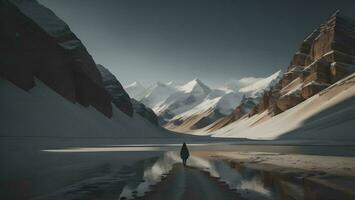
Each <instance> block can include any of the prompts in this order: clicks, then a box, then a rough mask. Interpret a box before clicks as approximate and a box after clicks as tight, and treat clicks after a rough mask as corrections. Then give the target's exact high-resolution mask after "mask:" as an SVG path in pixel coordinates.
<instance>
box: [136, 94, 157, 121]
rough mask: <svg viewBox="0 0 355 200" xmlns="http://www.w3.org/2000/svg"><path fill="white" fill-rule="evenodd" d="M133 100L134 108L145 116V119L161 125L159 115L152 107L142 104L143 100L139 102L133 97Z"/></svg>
mask: <svg viewBox="0 0 355 200" xmlns="http://www.w3.org/2000/svg"><path fill="white" fill-rule="evenodd" d="M131 102H132V105H133V109H134V112H135V113H137V114H139V115H140V116H142V117H144V118H145V119H147V120H148V121H150V122H151V123H152V124H154V125H157V126H158V125H159V123H158V117H157V115H156V114H155V113H154V111H153V110H152V109H150V108H148V107H146V106H145V105H144V104H142V103H141V102H139V101H137V100H135V99H131Z"/></svg>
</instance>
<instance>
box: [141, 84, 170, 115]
mask: <svg viewBox="0 0 355 200" xmlns="http://www.w3.org/2000/svg"><path fill="white" fill-rule="evenodd" d="M175 92H176V89H175V88H174V87H170V86H168V85H166V84H164V83H162V82H159V81H158V82H156V83H154V84H153V85H152V86H151V87H149V88H148V89H147V90H146V91H145V95H144V97H143V98H141V99H140V102H141V103H143V104H144V105H146V106H148V107H149V108H151V109H153V110H154V111H155V112H158V110H157V109H158V108H159V107H160V106H161V104H162V103H164V102H165V101H166V99H167V98H169V96H170V95H172V94H173V93H175Z"/></svg>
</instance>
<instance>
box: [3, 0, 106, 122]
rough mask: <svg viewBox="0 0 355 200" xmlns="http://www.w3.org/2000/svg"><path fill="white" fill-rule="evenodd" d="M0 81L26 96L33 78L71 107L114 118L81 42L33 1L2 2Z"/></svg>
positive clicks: (31, 86) (104, 92)
mask: <svg viewBox="0 0 355 200" xmlns="http://www.w3.org/2000/svg"><path fill="white" fill-rule="evenodd" d="M0 14H1V18H0V25H1V31H0V43H1V45H0V54H1V55H2V58H1V62H2V63H1V67H0V76H1V77H4V78H6V79H7V80H9V81H11V82H12V83H14V84H15V85H17V86H18V87H20V88H22V89H24V90H30V89H31V88H33V87H35V81H34V80H35V78H37V79H39V80H41V81H42V82H44V83H45V84H46V85H48V86H49V87H50V88H52V89H53V90H54V91H56V92H57V93H59V94H60V95H62V96H63V97H65V98H66V99H68V100H69V101H71V102H73V103H74V102H78V103H80V104H81V105H83V106H93V107H95V108H96V109H97V110H99V111H100V112H102V113H104V114H105V115H106V116H108V117H111V116H112V107H111V98H110V96H109V95H108V94H107V92H106V91H105V90H104V88H103V85H102V80H101V76H100V73H99V71H98V70H97V68H96V65H95V62H94V61H93V59H92V57H91V56H90V55H89V53H88V52H87V50H86V49H85V47H84V46H83V44H82V43H81V42H80V40H79V39H78V38H77V37H76V36H75V35H74V33H72V32H71V31H70V29H69V27H68V25H66V24H65V23H64V22H63V21H62V20H60V19H59V18H58V17H56V16H55V14H54V13H53V12H52V11H50V10H49V9H47V8H45V7H44V6H42V5H40V4H38V3H37V1H35V0H27V1H22V0H11V1H10V0H2V1H1V7H0Z"/></svg>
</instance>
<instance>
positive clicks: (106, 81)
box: [97, 64, 133, 116]
mask: <svg viewBox="0 0 355 200" xmlns="http://www.w3.org/2000/svg"><path fill="white" fill-rule="evenodd" d="M97 69H98V70H99V72H100V73H101V77H102V81H103V85H104V88H105V90H106V91H107V92H108V93H109V94H110V96H111V97H112V103H113V104H115V106H116V107H117V108H119V109H120V110H121V111H122V112H124V113H126V114H127V115H129V116H132V115H133V106H132V103H131V98H130V97H129V95H128V94H127V92H126V91H125V90H124V89H123V87H122V85H121V83H120V82H119V81H118V80H117V78H116V77H115V75H113V74H112V73H111V72H110V71H109V70H108V69H106V68H105V67H104V66H102V65H100V64H98V65H97Z"/></svg>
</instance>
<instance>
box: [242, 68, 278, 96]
mask: <svg viewBox="0 0 355 200" xmlns="http://www.w3.org/2000/svg"><path fill="white" fill-rule="evenodd" d="M281 77H282V72H281V70H279V71H277V72H276V73H274V74H272V75H271V76H269V77H267V78H263V79H259V80H258V81H256V82H254V83H252V84H250V85H247V86H245V87H243V88H241V89H239V92H240V93H242V94H243V95H245V96H246V97H251V98H258V97H261V96H262V95H263V94H264V92H265V91H267V90H269V89H270V88H271V87H273V86H274V85H275V84H276V83H278V82H279V81H280V79H281Z"/></svg>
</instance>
